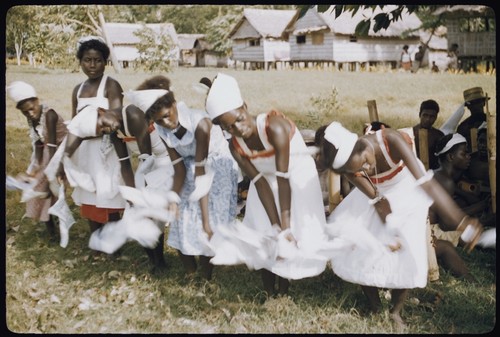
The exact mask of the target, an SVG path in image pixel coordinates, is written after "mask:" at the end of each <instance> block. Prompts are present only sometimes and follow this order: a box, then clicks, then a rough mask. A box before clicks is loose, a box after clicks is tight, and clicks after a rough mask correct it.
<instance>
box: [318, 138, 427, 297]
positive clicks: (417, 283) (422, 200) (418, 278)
mask: <svg viewBox="0 0 500 337" xmlns="http://www.w3.org/2000/svg"><path fill="white" fill-rule="evenodd" d="M382 131H383V130H379V131H377V132H376V136H377V141H378V142H379V145H380V147H381V149H382V152H383V153H384V157H385V160H386V161H387V163H388V164H389V165H390V166H391V167H392V169H391V170H390V171H388V172H384V173H381V174H378V175H377V176H373V177H370V178H371V179H372V182H374V184H375V186H376V187H377V189H378V191H379V193H380V195H382V196H384V197H386V198H387V200H388V201H389V203H390V205H391V210H392V213H391V214H390V215H389V216H388V217H387V222H386V223H385V224H384V223H382V221H381V219H380V217H379V215H378V214H377V211H376V210H375V207H374V206H372V205H369V204H368V197H367V196H366V195H365V194H364V193H362V192H361V191H360V190H359V189H357V188H355V189H353V190H352V191H351V192H350V193H349V194H348V195H347V197H346V198H345V199H343V200H342V202H341V203H340V204H339V206H338V207H337V208H335V210H334V211H333V212H332V214H331V215H330V216H329V218H328V219H327V231H328V233H329V234H330V235H331V236H332V237H333V240H334V241H337V242H338V243H340V242H341V243H342V244H343V245H344V246H345V248H344V249H342V250H340V251H337V252H335V254H334V255H333V257H332V259H331V263H332V269H333V271H334V273H335V274H337V275H338V276H339V277H341V278H342V279H343V280H345V281H348V282H352V283H355V284H360V285H365V286H374V287H379V288H390V289H410V288H416V287H420V288H422V287H425V285H426V283H427V272H428V262H427V243H426V220H427V214H428V211H429V207H430V206H431V204H432V199H431V198H430V197H429V196H428V195H427V194H426V193H425V191H424V190H423V189H422V188H421V187H420V186H419V185H417V184H416V180H415V178H414V177H413V175H412V174H411V172H410V171H409V170H408V168H407V167H406V166H405V165H404V164H403V162H399V163H394V162H393V161H392V159H391V158H390V156H389V154H388V152H387V149H386V147H385V144H384V140H383V133H382ZM422 167H423V165H422ZM375 178H378V179H379V181H378V182H377V181H374V179H375ZM398 241H399V243H400V244H401V249H399V250H397V251H395V252H392V251H391V249H390V248H389V245H394V244H396V243H397V242H398Z"/></svg>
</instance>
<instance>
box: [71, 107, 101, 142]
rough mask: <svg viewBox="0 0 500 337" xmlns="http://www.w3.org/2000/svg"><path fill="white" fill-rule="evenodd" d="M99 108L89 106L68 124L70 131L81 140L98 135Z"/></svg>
mask: <svg viewBox="0 0 500 337" xmlns="http://www.w3.org/2000/svg"><path fill="white" fill-rule="evenodd" d="M97 115H98V113H97V108H96V107H95V106H92V105H87V106H86V107H84V108H83V109H82V110H80V112H79V113H77V114H76V116H75V117H73V118H72V119H71V121H70V122H69V124H68V131H69V132H70V133H72V134H74V135H75V136H77V137H80V138H86V137H95V136H96V135H97V131H96V127H97Z"/></svg>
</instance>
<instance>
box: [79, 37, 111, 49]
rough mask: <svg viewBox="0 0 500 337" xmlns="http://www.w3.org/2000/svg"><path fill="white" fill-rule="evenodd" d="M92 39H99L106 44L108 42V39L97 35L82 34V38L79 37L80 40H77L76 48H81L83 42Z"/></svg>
mask: <svg viewBox="0 0 500 337" xmlns="http://www.w3.org/2000/svg"><path fill="white" fill-rule="evenodd" d="M91 40H97V41H99V42H102V43H104V44H106V41H104V39H103V38H102V37H100V36H95V35H88V36H82V37H81V38H80V39H78V41H77V42H76V49H77V50H78V49H80V46H81V45H82V43H84V42H87V41H91Z"/></svg>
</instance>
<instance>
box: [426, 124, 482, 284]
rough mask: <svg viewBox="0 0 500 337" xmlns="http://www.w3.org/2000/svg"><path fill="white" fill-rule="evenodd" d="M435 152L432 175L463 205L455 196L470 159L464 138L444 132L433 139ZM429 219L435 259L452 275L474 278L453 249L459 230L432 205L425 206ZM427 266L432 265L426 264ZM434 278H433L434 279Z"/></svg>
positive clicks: (457, 240)
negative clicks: (446, 223) (450, 227)
mask: <svg viewBox="0 0 500 337" xmlns="http://www.w3.org/2000/svg"><path fill="white" fill-rule="evenodd" d="M435 154H436V156H437V157H438V159H439V165H440V166H439V168H438V169H436V170H434V179H436V180H437V181H438V182H439V183H440V184H441V185H442V186H443V187H444V189H445V190H446V191H448V193H449V194H450V195H452V196H453V197H454V200H455V201H456V202H457V204H459V205H462V206H467V205H464V204H463V203H461V202H460V201H459V200H458V199H457V198H455V197H456V195H457V193H456V192H457V190H458V186H457V182H458V180H459V179H460V177H461V176H462V174H463V172H464V171H465V170H466V169H467V167H468V166H469V163H470V155H469V153H468V152H467V141H466V140H465V138H464V137H463V136H462V135H460V134H458V133H455V134H449V135H446V136H444V137H442V138H441V139H440V140H439V141H438V142H437V144H436V153H435ZM467 208H468V207H464V208H463V210H464V211H465V212H466V213H468V214H470V213H469V211H470V210H466V209H467ZM429 222H430V224H431V230H432V237H433V243H434V247H435V254H436V257H437V261H438V263H439V264H440V265H441V266H442V267H443V268H444V269H445V270H449V271H450V272H451V273H452V274H453V275H454V276H456V277H463V278H465V279H467V280H469V281H473V280H474V278H473V277H472V275H470V273H469V270H468V268H467V266H466V265H465V263H464V261H463V260H462V258H461V257H460V255H459V254H458V252H457V251H456V249H455V247H457V246H458V245H459V244H460V241H461V240H460V232H457V231H448V229H447V228H446V227H445V226H444V225H442V223H443V222H442V221H441V219H440V218H439V215H438V214H437V213H436V212H435V211H434V210H433V208H432V207H431V208H430V210H429ZM431 269H432V266H430V270H431ZM430 270H429V271H430ZM438 277H439V276H438ZM436 279H437V278H434V280H436Z"/></svg>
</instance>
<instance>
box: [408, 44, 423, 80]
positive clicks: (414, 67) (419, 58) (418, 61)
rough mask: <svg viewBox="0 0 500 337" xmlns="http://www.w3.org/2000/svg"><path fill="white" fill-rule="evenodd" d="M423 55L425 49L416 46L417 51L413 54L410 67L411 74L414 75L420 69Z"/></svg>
mask: <svg viewBox="0 0 500 337" xmlns="http://www.w3.org/2000/svg"><path fill="white" fill-rule="evenodd" d="M424 55H425V47H424V46H422V45H420V46H418V51H417V52H416V53H415V60H414V61H413V65H412V70H411V72H412V73H416V72H417V71H418V69H420V66H421V65H422V61H423V60H424Z"/></svg>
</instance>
